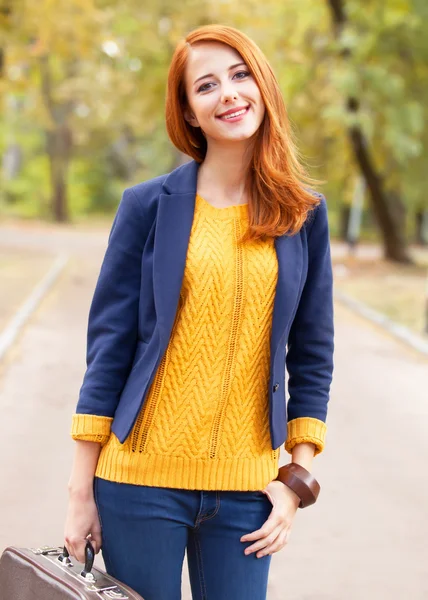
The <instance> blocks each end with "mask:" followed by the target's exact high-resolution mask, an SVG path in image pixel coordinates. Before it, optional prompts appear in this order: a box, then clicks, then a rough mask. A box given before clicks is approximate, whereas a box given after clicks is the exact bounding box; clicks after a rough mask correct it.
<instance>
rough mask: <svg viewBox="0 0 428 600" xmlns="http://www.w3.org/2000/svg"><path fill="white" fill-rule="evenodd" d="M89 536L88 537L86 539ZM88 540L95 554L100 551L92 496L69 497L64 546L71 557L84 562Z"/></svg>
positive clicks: (99, 527)
mask: <svg viewBox="0 0 428 600" xmlns="http://www.w3.org/2000/svg"><path fill="white" fill-rule="evenodd" d="M89 534H90V537H89V538H88V536H89ZM88 539H89V541H90V542H91V544H92V546H93V548H94V551H95V554H98V552H99V551H100V549H101V525H100V520H99V517H98V510H97V505H96V504H95V500H94V497H93V495H91V494H88V495H87V496H86V497H85V498H82V497H76V496H71V497H70V500H69V503H68V511H67V518H66V522H65V529H64V540H65V546H66V548H67V550H68V552H69V553H70V555H71V556H74V558H75V559H76V560H78V561H79V562H82V563H84V562H85V546H86V542H87V540H88Z"/></svg>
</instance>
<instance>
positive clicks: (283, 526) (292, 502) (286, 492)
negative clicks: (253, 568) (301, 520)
mask: <svg viewBox="0 0 428 600" xmlns="http://www.w3.org/2000/svg"><path fill="white" fill-rule="evenodd" d="M262 492H263V493H264V494H266V496H267V497H268V498H269V500H270V501H271V503H272V506H273V508H272V511H271V513H270V515H269V518H268V520H267V521H266V522H265V523H264V524H263V526H262V527H261V529H258V530H257V531H253V532H252V533H248V534H246V535H244V536H242V537H241V542H252V541H254V540H257V541H256V542H255V543H254V544H253V545H252V546H248V548H246V549H245V554H251V553H252V552H257V554H256V556H257V558H261V557H262V556H265V555H267V554H273V553H274V552H278V550H282V548H284V546H285V545H286V544H287V542H288V537H289V533H290V530H291V525H292V523H293V519H294V515H295V514H296V511H297V509H298V507H299V504H300V498H299V497H298V495H297V494H295V493H294V492H293V490H291V489H290V488H289V487H287V486H286V485H284V484H283V483H282V482H281V481H277V480H274V481H271V482H270V483H268V485H267V486H266V487H265V489H264V490H262ZM258 551H259V552H258Z"/></svg>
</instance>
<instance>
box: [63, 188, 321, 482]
mask: <svg viewBox="0 0 428 600" xmlns="http://www.w3.org/2000/svg"><path fill="white" fill-rule="evenodd" d="M247 223H248V206H247V205H246V204H244V205H242V204H241V205H234V206H229V207H226V208H217V207H215V206H213V205H211V204H209V203H208V202H206V201H205V200H204V199H203V198H201V197H200V196H199V195H197V196H196V204H195V215H194V220H193V225H192V230H191V235H190V240H189V246H188V252H187V259H186V266H185V270H184V276H183V284H182V289H181V293H180V300H179V306H178V310H177V314H176V318H175V322H174V326H173V329H172V333H171V336H170V340H169V344H168V347H167V350H166V353H165V354H164V356H163V358H162V361H161V363H160V365H159V368H158V370H157V372H156V376H155V378H154V380H153V382H152V385H151V387H150V390H149V392H148V396H147V398H146V401H145V404H144V406H143V408H142V410H141V412H140V415H139V417H138V419H137V421H136V423H135V425H134V427H133V429H132V432H131V434H130V435H129V437H128V438H127V439H126V440H125V442H124V444H121V443H120V442H119V440H118V439H117V437H116V436H115V435H114V434H113V433H111V432H110V425H111V422H112V419H111V418H108V417H99V416H95V415H82V414H79V415H77V414H76V415H74V416H73V423H72V437H73V438H74V439H80V440H88V441H99V442H101V443H102V445H103V447H102V450H101V454H100V457H99V461H98V466H97V470H96V475H97V476H98V477H101V478H104V479H108V480H111V481H117V482H126V483H132V484H140V485H148V486H161V487H173V488H182V489H199V490H242V491H244V490H260V489H263V488H264V487H265V486H266V485H267V484H268V483H269V482H270V481H272V480H273V479H275V478H276V476H277V473H278V458H279V448H277V449H276V450H272V447H271V441H270V433H269V418H268V416H269V406H268V383H269V360H270V356H269V355H270V331H271V324H272V312H273V303H274V297H275V286H276V279H277V258H276V252H275V247H274V241H273V239H270V240H268V241H261V240H257V241H252V242H246V243H245V244H238V242H237V240H238V239H239V238H240V236H241V235H242V233H243V232H244V230H245V229H246V226H247ZM325 431H326V425H325V423H324V422H322V421H320V420H318V419H314V418H299V419H294V420H293V421H290V422H289V423H288V439H287V442H286V444H285V448H286V450H287V451H288V452H291V450H292V448H293V447H294V445H295V444H297V443H300V442H312V443H314V444H315V446H316V454H318V453H319V452H321V451H322V450H323V447H324V438H325Z"/></svg>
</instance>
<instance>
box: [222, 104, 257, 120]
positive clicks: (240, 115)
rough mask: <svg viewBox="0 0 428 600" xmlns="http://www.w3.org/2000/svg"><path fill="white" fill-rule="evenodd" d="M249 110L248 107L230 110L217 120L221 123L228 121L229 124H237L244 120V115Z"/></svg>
mask: <svg viewBox="0 0 428 600" xmlns="http://www.w3.org/2000/svg"><path fill="white" fill-rule="evenodd" d="M249 110H250V105H248V106H246V107H244V108H231V109H230V110H228V111H226V112H225V113H222V114H221V115H218V116H217V118H218V119H220V120H221V121H228V122H229V123H237V122H239V121H242V120H243V119H244V117H245V115H246V114H247V112H248V111H249Z"/></svg>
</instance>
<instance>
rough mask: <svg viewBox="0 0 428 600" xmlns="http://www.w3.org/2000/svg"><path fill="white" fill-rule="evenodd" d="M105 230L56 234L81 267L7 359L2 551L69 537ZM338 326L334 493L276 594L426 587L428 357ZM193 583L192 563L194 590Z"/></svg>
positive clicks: (399, 593) (397, 595) (276, 578)
mask: <svg viewBox="0 0 428 600" xmlns="http://www.w3.org/2000/svg"><path fill="white" fill-rule="evenodd" d="M48 235H49V234H48ZM55 236H56V234H55ZM14 239H15V243H16V245H21V244H22V243H25V241H27V242H28V244H29V245H31V244H32V243H35V242H34V238H31V236H28V237H27V236H24V237H23V238H21V240H20V241H16V238H14ZM46 239H47V238H46V236H43V235H41V236H39V238H38V243H39V244H45V243H46ZM3 240H4V238H3ZM76 240H77V241H78V245H77V247H76ZM105 241H106V240H105V236H103V235H98V236H94V237H90V238H89V237H86V236H85V235H83V234H82V235H77V236H76V237H74V234H73V237H72V240H70V235H69V234H64V236H62V238H61V236H56V237H55V244H52V246H55V249H56V250H61V251H64V249H66V250H67V251H68V252H70V253H71V259H70V263H69V266H68V267H67V268H66V270H65V271H64V273H63V274H62V276H61V277H60V279H59V281H58V282H57V284H56V285H55V287H54V288H53V289H52V290H51V292H50V293H49V294H48V296H47V297H46V298H45V300H44V301H43V303H42V304H41V306H40V307H39V309H38V310H37V312H36V313H35V314H34V316H33V317H32V319H31V321H30V322H29V324H28V325H27V327H26V328H25V330H24V331H23V332H22V334H21V336H20V337H19V339H18V341H17V343H16V344H15V345H14V347H13V348H12V350H11V351H10V352H9V354H8V355H7V357H6V360H5V361H4V362H3V364H2V365H0V406H1V420H0V473H1V480H2V485H1V487H0V515H1V527H0V550H1V549H3V548H4V547H5V546H6V545H8V544H13V545H18V546H19V545H22V546H31V545H40V544H43V543H52V544H59V543H61V541H62V532H63V522H64V517H65V510H66V502H67V492H66V485H67V480H68V476H69V471H70V465H71V456H72V451H73V442H72V440H70V438H69V435H68V432H69V425H70V416H71V413H72V411H73V410H74V407H75V403H76V399H77V395H78V391H79V387H80V384H81V380H82V376H83V373H84V368H85V362H84V361H85V336H86V321H87V313H88V309H89V303H90V299H91V295H92V292H93V288H94V284H95V280H96V277H97V274H98V270H99V266H100V260H101V257H102V254H103V249H104V245H105ZM3 243H5V244H6V245H8V246H10V245H12V240H11V239H9V240H4V242H3ZM64 246H66V248H64ZM336 330H337V338H336V340H337V341H336V347H337V351H336V361H335V362H336V374H335V380H334V385H333V390H332V399H331V406H330V413H329V420H328V424H329V431H328V438H327V447H326V450H325V452H324V453H323V454H322V455H321V456H319V457H317V458H316V459H315V462H314V475H315V476H316V477H317V478H318V479H319V480H320V481H321V484H322V492H321V494H320V498H319V501H318V503H317V504H316V505H315V506H313V507H311V508H309V509H307V510H304V511H298V513H297V517H296V520H295V523H294V527H293V532H292V535H291V539H290V542H289V544H288V546H287V547H286V548H285V549H284V550H282V551H281V552H280V553H278V554H276V555H274V557H273V559H272V568H271V575H270V582H269V593H268V600H344V599H346V600H379V599H382V600H383V599H384V598H388V600H402V599H403V598H407V597H410V598H412V600H425V599H426V598H428V577H427V564H428V543H427V538H428V518H427V507H428V477H427V476H426V469H427V467H426V462H427V457H428V435H427V431H428V392H427V390H428V361H427V360H426V359H424V358H422V357H421V356H419V355H418V354H416V353H414V352H412V351H410V350H408V349H407V348H406V347H404V346H401V345H400V344H399V343H397V342H395V341H394V340H392V339H390V338H389V337H388V336H387V335H386V334H384V333H383V332H381V331H379V330H377V329H376V328H374V327H373V326H371V325H369V324H367V323H366V322H364V321H362V320H361V319H360V318H357V317H355V316H354V315H352V314H351V313H349V312H348V311H347V310H345V309H343V308H342V307H337V309H336ZM287 461H288V456H286V455H285V454H284V455H283V456H282V462H287ZM189 589H190V588H189V583H188V576H187V568H186V565H185V567H184V570H183V600H190V592H189ZM213 600H221V599H213ZM237 600H239V599H237Z"/></svg>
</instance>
